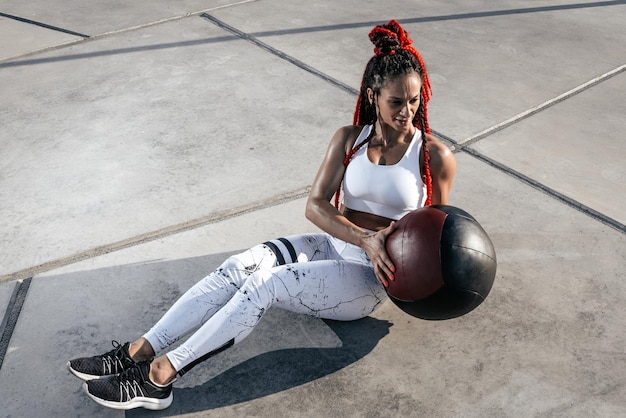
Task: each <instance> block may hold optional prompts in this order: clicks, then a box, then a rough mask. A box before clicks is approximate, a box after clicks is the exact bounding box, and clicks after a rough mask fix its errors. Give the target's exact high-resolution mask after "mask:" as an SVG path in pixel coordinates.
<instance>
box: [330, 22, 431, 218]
mask: <svg viewBox="0 0 626 418" xmlns="http://www.w3.org/2000/svg"><path fill="white" fill-rule="evenodd" d="M369 38H370V41H372V43H373V44H374V56H373V57H372V58H371V59H370V60H369V62H368V63H367V65H366V67H365V72H364V73H363V80H362V82H361V88H360V91H359V96H358V98H357V102H356V109H355V112H354V118H353V125H354V126H361V125H374V126H375V124H376V106H375V104H374V103H370V102H369V98H368V96H367V90H368V89H371V90H372V91H373V92H374V94H375V95H376V96H378V94H379V93H380V89H381V88H382V87H383V85H384V83H385V82H386V81H387V80H389V79H391V78H393V77H397V76H399V75H405V74H411V73H413V72H417V73H418V75H419V76H420V78H421V81H422V87H421V90H420V105H419V108H418V110H417V112H416V115H415V117H414V118H413V121H412V122H413V126H415V127H416V128H418V129H419V130H420V131H421V133H422V135H421V139H422V149H423V150H424V152H423V155H424V173H422V180H423V181H424V184H425V185H426V203H425V205H426V206H430V205H431V204H432V176H431V173H430V153H429V151H428V147H427V146H426V145H427V144H426V134H430V132H431V131H430V125H429V124H428V102H429V101H430V96H431V94H432V91H431V87H430V79H429V77H428V73H427V72H426V65H425V64H424V59H423V58H422V56H421V55H420V53H419V52H418V51H417V50H416V49H415V48H414V47H413V46H412V43H413V41H412V40H411V38H410V37H409V34H408V33H407V32H406V31H405V30H404V28H402V26H400V24H399V23H398V22H397V21H396V20H390V21H389V22H388V23H386V24H384V25H378V26H376V27H375V28H374V29H372V31H371V32H370V33H369ZM373 134H374V129H372V133H371V134H370V136H369V137H368V138H367V139H366V140H365V141H363V142H362V143H361V144H359V145H357V146H356V147H354V148H353V149H351V150H350V151H349V152H348V153H347V154H346V158H345V159H344V168H345V167H347V166H348V164H349V163H350V160H351V159H352V157H353V156H354V154H355V153H356V152H357V151H358V150H359V149H360V148H361V147H362V146H363V145H365V144H366V143H367V142H369V140H370V138H371V137H372V136H373ZM340 189H341V185H339V189H338V190H337V192H336V193H335V207H336V208H339V192H340Z"/></svg>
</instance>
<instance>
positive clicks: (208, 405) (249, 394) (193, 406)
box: [126, 317, 392, 417]
mask: <svg viewBox="0 0 626 418" xmlns="http://www.w3.org/2000/svg"><path fill="white" fill-rule="evenodd" d="M324 323H325V324H326V325H327V326H328V327H329V328H330V329H331V330H332V331H333V332H334V333H335V335H336V336H337V337H338V338H339V340H341V346H340V347H333V348H294V349H280V350H275V351H271V352H268V353H264V354H260V355H257V356H254V357H253V358H250V359H248V360H245V361H243V362H241V363H239V364H236V365H235V366H233V367H231V368H229V369H227V370H225V371H223V372H222V373H220V374H218V375H216V376H214V377H212V378H210V379H208V380H206V381H205V382H204V383H201V384H199V385H197V386H194V387H189V388H177V387H176V384H174V389H173V394H174V402H173V403H172V405H171V406H170V407H169V408H168V409H166V410H164V411H160V412H156V413H155V412H154V411H146V410H141V409H138V410H133V411H128V412H127V414H126V415H127V416H137V417H138V416H148V415H149V416H151V417H155V416H172V415H182V414H189V413H194V412H201V411H207V410H211V409H216V408H221V407H224V406H229V405H235V404H238V403H242V402H246V401H250V400H253V399H257V398H261V397H264V396H267V395H271V394H274V393H278V392H281V391H284V390H286V389H290V388H293V387H296V386H299V385H303V384H305V383H308V382H311V381H313V380H315V379H319V378H320V377H323V376H326V375H329V374H331V373H334V372H336V371H338V370H340V369H342V368H344V367H346V366H348V365H350V364H352V363H354V362H356V361H358V360H359V359H361V358H363V357H364V356H366V355H367V354H368V353H369V352H371V351H372V350H373V349H374V347H375V346H376V344H377V343H378V342H379V341H380V340H381V339H382V338H383V337H384V336H385V335H387V334H388V333H389V328H390V327H391V325H392V324H391V323H389V322H388V321H384V320H379V319H375V318H371V317H366V318H363V319H360V320H357V321H350V322H340V321H331V320H324ZM259 331H260V330H259ZM235 347H236V346H235ZM231 350H232V349H231ZM229 351H230V350H226V351H225V352H223V353H221V354H219V355H217V356H216V357H214V358H212V359H211V360H210V361H220V360H219V359H220V358H224V356H228V355H229ZM228 360H229V361H232V359H228ZM200 367H201V366H198V368H200ZM194 372H195V370H193V371H191V372H190V373H189V374H192V373H194ZM187 376H188V375H185V378H186V377H187Z"/></svg>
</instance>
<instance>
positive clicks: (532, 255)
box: [0, 0, 626, 417]
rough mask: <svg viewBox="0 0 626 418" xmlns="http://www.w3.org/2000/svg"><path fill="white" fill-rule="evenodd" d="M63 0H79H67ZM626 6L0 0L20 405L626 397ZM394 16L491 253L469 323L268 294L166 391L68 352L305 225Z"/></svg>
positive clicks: (174, 412)
mask: <svg viewBox="0 0 626 418" xmlns="http://www.w3.org/2000/svg"><path fill="white" fill-rule="evenodd" d="M58 3H60V4H58ZM624 17H626V1H602V2H589V1H587V2H585V1H579V2H576V3H574V2H567V1H543V0H540V1H534V2H532V3H529V2H523V1H513V0H509V1H502V2H497V3H494V2H488V1H484V0H482V1H481V0H476V1H472V2H461V1H451V2H434V1H409V0H400V1H397V2H393V3H391V4H390V5H383V4H382V3H380V2H358V1H354V0H353V1H343V2H337V1H316V2H310V1H304V0H295V1H291V2H286V1H284V0H281V1H278V0H276V1H272V0H257V1H239V2H237V1H227V0H223V1H207V2H199V1H193V0H187V1H179V2H174V3H172V2H166V1H161V0H157V1H155V2H151V3H144V2H134V3H132V2H131V3H128V4H122V3H110V2H100V3H93V4H91V3H90V4H85V3H84V2H76V1H70V0H65V1H62V2H57V4H55V6H54V7H52V8H51V6H50V4H49V3H47V2H43V1H41V0H35V1H32V2H28V4H24V3H23V2H22V3H17V2H8V1H2V0H0V86H1V88H2V97H1V98H0V125H1V126H2V129H1V130H0V155H1V156H2V158H1V159H0V311H1V312H5V311H6V313H4V315H3V316H2V317H1V318H2V319H1V320H2V322H1V323H0V324H1V325H0V338H1V339H0V355H1V356H2V357H0V358H1V359H2V363H1V368H0V399H1V401H0V405H1V406H2V408H0V416H6V417H73V416H76V417H79V416H90V417H91V416H95V417H100V416H102V417H109V416H123V415H127V416H189V417H196V416H197V417H200V416H202V417H204V416H207V417H242V416H254V417H365V416H367V417H379V416H380V417H387V416H390V417H395V416H403V417H404V416H410V417H620V416H626V353H625V348H624V347H626V322H625V321H624V318H626V307H625V306H626V305H625V304H624V299H625V298H626V285H625V284H624V283H626V281H625V280H624V279H625V273H624V272H625V271H626V234H625V233H626V227H625V225H624V224H625V223H626V186H625V184H626V168H625V167H626V164H625V160H626V142H625V138H624V137H625V133H626V118H624V115H625V114H626V105H625V103H624V100H623V98H624V94H625V93H626V74H625V73H624V70H625V69H626V48H625V47H624V45H626V25H624ZM390 18H395V19H398V20H399V21H400V22H401V23H403V25H404V26H405V27H406V28H407V29H408V31H409V32H410V33H411V35H412V37H413V39H414V41H415V44H416V47H417V48H418V49H419V50H420V51H421V52H422V54H423V55H424V57H425V60H426V63H427V65H428V68H429V72H430V75H431V81H432V84H433V92H434V95H433V99H432V101H431V105H430V109H429V110H430V121H431V125H432V127H433V129H434V130H435V131H436V133H437V134H438V135H439V136H440V137H441V138H442V140H444V142H445V143H446V144H448V145H449V146H450V147H451V148H452V149H453V150H454V151H455V153H456V157H457V162H458V174H457V178H456V181H455V185H454V190H453V193H452V195H451V202H450V203H451V204H453V205H455V206H459V207H461V208H463V209H465V210H467V211H468V212H470V213H471V214H472V215H474V217H476V218H477V219H478V220H479V222H480V223H481V224H482V225H483V227H484V228H485V229H486V231H487V232H488V234H489V235H490V237H491V238H492V240H493V243H494V246H495V248H496V252H497V255H498V272H497V276H496V281H495V284H494V287H493V290H492V292H491V294H490V295H489V297H488V299H487V300H486V301H485V303H483V305H481V306H480V307H479V308H478V309H476V310H475V311H473V312H471V313H470V314H468V315H466V316H464V317H461V318H458V319H454V320H449V321H440V322H429V321H423V320H417V319H415V318H412V317H410V316H408V315H406V314H404V313H403V312H401V311H399V310H398V309H397V308H395V306H393V305H392V304H391V303H386V304H385V305H384V306H383V307H382V308H381V309H380V310H379V311H377V312H376V313H375V314H373V315H372V316H371V317H369V318H366V319H364V320H361V321H356V322H351V323H337V322H333V321H321V320H316V319H313V318H308V317H303V316H298V315H294V314H291V313H288V312H284V311H280V310H270V312H268V313H267V315H266V316H265V317H264V318H263V321H262V322H261V324H260V325H259V326H258V328H257V329H256V330H255V331H254V332H253V333H252V334H251V335H250V337H248V339H246V340H245V341H243V342H242V343H240V344H238V345H236V346H235V347H233V348H231V349H230V350H227V351H226V352H224V353H221V354H219V355H218V356H216V357H214V358H213V359H211V360H209V361H207V362H205V363H203V364H201V365H200V366H198V367H196V368H195V369H194V370H193V371H192V372H191V373H189V374H187V375H186V376H184V377H183V378H181V379H179V381H178V382H177V383H176V384H175V388H174V403H173V404H172V406H171V407H170V408H169V409H167V410H165V411H161V412H149V411H145V410H134V411H128V412H121V411H113V410H109V409H105V408H101V407H99V406H98V405H96V404H95V403H93V402H92V401H91V400H89V399H88V398H87V397H86V396H85V395H84V394H83V393H82V390H81V388H80V382H79V381H78V380H77V379H76V378H74V377H73V376H71V375H70V374H69V373H68V372H67V371H66V370H65V362H66V361H67V360H68V359H69V358H72V357H76V356H80V355H87V354H95V353H99V352H102V351H105V350H108V349H109V348H110V341H111V339H117V340H120V341H126V340H129V339H134V338H136V337H137V336H139V335H141V333H142V332H144V331H145V330H146V329H147V328H148V327H150V326H151V325H152V324H153V323H154V321H156V320H157V319H158V318H159V317H160V315H161V314H162V313H163V312H164V311H165V310H166V309H167V308H168V307H169V306H170V305H171V303H172V302H173V301H174V300H175V299H176V298H177V297H178V296H179V295H180V294H181V293H182V292H184V291H185V290H186V289H187V288H188V287H189V286H190V285H191V284H193V283H194V282H195V281H197V280H198V279H200V278H202V277H203V276H204V275H206V274H207V273H208V272H209V271H211V270H212V269H213V268H215V267H216V266H217V265H218V264H219V263H220V262H221V261H222V260H223V259H224V258H225V257H227V256H228V255H229V254H232V253H234V252H237V251H240V250H242V249H245V248H248V247H249V246H251V245H254V244H256V243H259V242H262V241H265V240H267V239H270V238H274V237H278V236H284V235H289V234H293V233H300V232H306V231H313V230H315V227H314V226H313V225H312V224H310V223H309V222H307V221H306V220H305V219H304V216H303V211H304V203H305V199H306V193H307V191H308V187H309V186H310V184H311V181H312V179H313V176H314V175H315V172H316V170H317V167H318V165H319V163H320V161H321V158H322V155H323V153H324V151H325V148H326V145H327V143H328V140H329V139H330V137H331V135H332V134H333V132H334V131H335V130H336V129H337V128H338V127H339V126H342V125H346V124H349V123H350V122H351V117H352V109H353V107H354V102H355V91H356V89H357V88H358V87H359V83H360V77H361V74H362V71H363V68H364V65H365V62H366V61H367V59H368V58H369V56H370V54H371V52H372V47H371V44H370V43H369V41H368V39H367V33H368V32H369V30H370V29H371V27H373V25H374V24H376V23H380V22H384V21H386V20H388V19H390Z"/></svg>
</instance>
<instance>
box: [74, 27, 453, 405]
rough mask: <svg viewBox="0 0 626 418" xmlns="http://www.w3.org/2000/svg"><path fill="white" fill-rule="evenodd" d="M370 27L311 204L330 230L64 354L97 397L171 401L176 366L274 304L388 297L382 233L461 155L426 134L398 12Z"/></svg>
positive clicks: (299, 306)
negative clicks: (114, 337) (367, 49)
mask: <svg viewBox="0 0 626 418" xmlns="http://www.w3.org/2000/svg"><path fill="white" fill-rule="evenodd" d="M369 36H370V39H371V41H372V42H373V43H374V45H375V50H374V52H375V55H374V57H372V58H371V60H370V61H369V62H368V64H367V66H366V69H365V73H364V75H363V82H362V85H361V90H360V95H359V98H358V101H357V109H356V112H355V117H354V124H353V125H351V126H346V127H343V128H341V129H339V130H338V131H337V132H336V133H335V135H334V136H333V138H332V140H331V142H330V145H329V146H328V150H327V152H326V155H325V157H324V160H323V162H322V164H321V166H320V169H319V171H318V173H317V176H316V178H315V180H314V182H313V186H312V188H311V193H310V195H309V198H308V201H307V205H306V217H307V218H308V219H309V220H311V221H312V222H313V223H314V224H315V225H317V226H318V227H319V228H320V229H322V230H323V231H325V232H324V233H317V234H303V235H298V236H291V237H287V238H280V239H277V240H272V241H268V242H266V243H264V244H262V245H259V246H256V247H253V248H251V249H250V250H248V251H246V252H244V253H242V254H239V255H236V256H233V257H230V258H229V259H227V260H226V261H225V262H224V263H223V264H222V265H221V266H220V267H219V268H218V269H217V270H216V271H214V272H213V273H211V274H210V275H208V276H207V277H206V278H204V279H202V280H201V281H200V282H198V283H197V284H195V285H194V286H193V287H192V288H191V289H189V290H188V291H187V292H186V293H185V294H184V295H183V296H182V297H181V298H180V299H179V300H178V301H177V302H176V303H175V304H174V305H173V306H172V307H171V308H170V310H169V311H168V312H167V313H166V314H165V315H164V316H163V318H161V320H159V322H157V324H156V325H155V326H154V327H153V328H152V329H151V330H150V331H148V332H147V333H146V334H145V335H144V336H142V337H141V338H139V339H138V340H136V341H134V342H132V343H126V344H124V345H119V344H117V343H116V342H114V346H115V348H114V349H113V350H111V351H109V352H108V353H105V354H103V355H100V356H95V357H84V358H79V359H76V360H71V361H70V362H68V368H69V370H70V371H71V372H72V373H73V374H75V375H76V376H78V377H80V378H82V379H84V380H86V382H85V384H84V388H85V391H86V392H87V394H88V395H89V396H90V397H91V398H92V399H94V400H95V401H96V402H98V403H100V404H102V405H105V406H108V407H111V408H117V409H131V408H136V407H144V408H148V409H164V408H167V407H168V406H169V405H170V404H171V402H172V383H173V381H174V380H175V378H176V376H182V375H183V374H184V373H186V372H187V371H189V370H190V369H191V368H192V367H193V366H195V365H196V364H197V363H199V362H201V361H203V360H205V359H206V358H208V357H210V356H212V355H214V354H216V353H217V352H220V351H222V350H224V349H226V348H228V347H230V346H231V345H233V344H235V343H237V342H239V341H241V340H243V339H244V338H245V337H246V336H247V335H248V334H249V333H250V332H251V331H252V329H253V328H254V326H255V325H256V324H257V323H258V322H259V320H260V319H261V317H262V316H263V314H264V312H265V311H266V309H268V308H269V307H270V306H277V307H280V308H284V309H287V310H290V311H293V312H298V313H304V314H308V315H312V316H315V317H318V318H325V319H335V320H346V321H347V320H356V319H359V318H363V317H365V316H367V315H369V314H370V313H372V312H373V311H374V310H375V309H376V308H377V307H378V306H380V304H381V303H382V302H383V301H384V300H385V298H386V293H385V287H386V286H388V283H389V281H390V280H393V279H394V277H393V273H394V266H393V263H392V262H391V260H390V258H389V256H388V255H387V253H386V250H385V240H386V238H387V236H388V235H389V234H390V233H391V232H392V231H393V228H394V221H396V220H398V219H400V218H401V217H402V216H404V215H405V214H407V213H408V212H410V211H411V210H414V209H416V208H418V207H421V206H424V205H430V204H446V203H447V200H448V194H449V191H450V188H451V186H452V181H453V178H454V174H455V170H456V162H455V159H454V156H453V155H452V153H451V152H450V151H449V149H448V148H447V147H446V146H444V145H443V144H441V143H440V142H439V141H437V140H436V139H435V138H434V137H433V136H432V135H430V128H429V126H428V120H427V103H428V100H429V97H430V84H429V81H428V75H427V73H426V68H425V66H424V63H423V60H422V58H421V56H420V55H419V53H418V52H417V51H416V50H415V49H414V48H413V47H412V46H411V43H412V41H411V40H410V39H409V37H408V35H407V33H406V32H405V31H404V29H402V27H401V26H400V25H399V24H398V23H397V22H396V21H393V20H392V21H390V22H389V23H388V24H386V25H381V26H376V27H375V28H374V29H373V30H372V31H371V33H370V35H369ZM342 184H343V186H342ZM341 189H342V190H343V201H342V202H341V204H340V202H339V195H340V190H341ZM333 194H335V205H333V204H331V199H332V197H333ZM192 333H193V334H192ZM189 334H192V335H191V336H190V337H189V339H188V340H186V341H185V342H184V343H183V344H182V345H180V346H179V347H178V348H176V349H175V350H173V351H170V352H168V353H166V354H165V355H162V356H160V357H157V358H154V356H155V354H156V353H159V352H162V351H164V350H165V349H166V348H167V347H169V346H170V345H172V344H173V343H174V342H176V341H178V340H180V339H181V338H182V337H183V336H186V335H189Z"/></svg>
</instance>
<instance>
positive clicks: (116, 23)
mask: <svg viewBox="0 0 626 418" xmlns="http://www.w3.org/2000/svg"><path fill="white" fill-rule="evenodd" d="M249 1H254V0H243V1H237V0H210V1H199V0H181V1H177V2H173V3H172V2H168V1H154V2H150V7H146V5H145V4H144V3H141V2H111V1H103V2H97V3H90V4H85V3H84V2H81V1H77V0H64V1H63V2H60V3H57V4H55V7H49V4H48V3H46V2H45V1H32V2H10V3H7V2H4V3H6V4H2V12H4V13H6V14H9V15H13V16H19V17H21V18H25V19H30V20H33V21H36V22H41V23H45V24H48V25H52V26H56V27H59V28H63V29H67V30H71V31H74V32H79V33H82V34H85V35H88V36H95V35H101V34H105V33H108V32H114V31H118V30H123V29H128V28H133V27H137V26H142V25H146V24H151V23H155V22H159V21H163V20H168V19H174V18H178V17H184V16H187V15H189V14H190V13H195V12H200V11H206V10H215V9H219V8H221V7H228V6H233V5H237V4H241V3H247V2H249Z"/></svg>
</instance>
